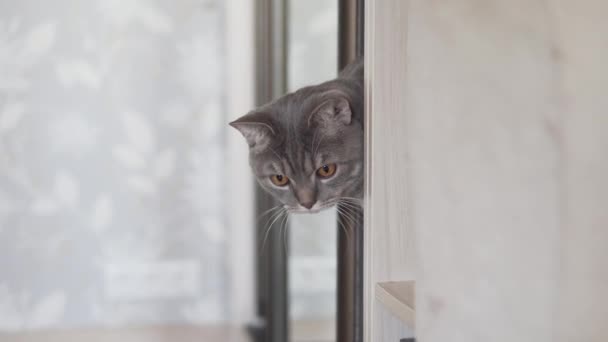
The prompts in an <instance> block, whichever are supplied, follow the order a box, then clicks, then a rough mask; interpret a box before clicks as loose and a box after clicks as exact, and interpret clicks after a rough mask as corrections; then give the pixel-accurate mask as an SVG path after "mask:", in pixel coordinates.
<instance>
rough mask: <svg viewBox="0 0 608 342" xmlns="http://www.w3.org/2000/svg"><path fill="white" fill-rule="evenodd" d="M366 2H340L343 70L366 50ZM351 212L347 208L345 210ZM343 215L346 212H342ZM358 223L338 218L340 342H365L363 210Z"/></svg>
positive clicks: (339, 37)
mask: <svg viewBox="0 0 608 342" xmlns="http://www.w3.org/2000/svg"><path fill="white" fill-rule="evenodd" d="M364 24H365V23H364V0H339V3H338V45H339V50H338V67H339V69H340V70H341V69H343V68H344V67H345V66H346V65H347V64H348V63H350V62H352V61H353V60H355V59H356V58H359V57H363V50H364V46H363V44H364ZM344 209H345V210H347V209H346V208H344ZM340 211H343V210H340ZM353 216H354V217H355V218H356V220H355V221H353V220H352V218H350V217H346V216H345V215H342V214H339V215H338V226H339V227H338V274H337V277H338V279H337V286H338V289H337V310H338V312H337V322H336V334H337V336H336V341H338V342H362V341H363V210H362V208H361V209H360V210H358V212H357V213H355V215H353Z"/></svg>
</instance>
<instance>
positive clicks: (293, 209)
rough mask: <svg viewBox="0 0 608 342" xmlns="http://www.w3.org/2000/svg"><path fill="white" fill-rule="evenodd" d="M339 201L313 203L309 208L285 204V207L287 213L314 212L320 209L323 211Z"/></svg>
mask: <svg viewBox="0 0 608 342" xmlns="http://www.w3.org/2000/svg"><path fill="white" fill-rule="evenodd" d="M339 202H340V201H338V200H330V201H327V202H325V203H315V205H313V206H312V207H311V208H310V209H308V208H305V207H303V206H297V207H292V206H285V209H287V212H288V213H290V214H291V213H294V214H316V213H318V212H320V211H323V210H325V209H329V208H331V207H333V206H335V205H336V204H338V203H339Z"/></svg>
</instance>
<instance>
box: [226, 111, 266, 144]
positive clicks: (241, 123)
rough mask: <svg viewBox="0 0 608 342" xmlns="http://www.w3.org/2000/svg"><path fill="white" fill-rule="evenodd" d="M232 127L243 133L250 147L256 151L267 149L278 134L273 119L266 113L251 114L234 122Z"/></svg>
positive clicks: (231, 124)
mask: <svg viewBox="0 0 608 342" xmlns="http://www.w3.org/2000/svg"><path fill="white" fill-rule="evenodd" d="M230 126H232V127H234V128H236V129H237V130H238V131H239V132H241V134H242V135H243V137H245V140H247V144H249V147H250V148H251V149H252V150H254V151H261V150H263V149H264V148H266V147H267V146H268V145H269V144H270V142H271V140H272V137H273V136H274V135H275V133H276V132H275V130H274V128H273V124H272V119H271V117H270V115H269V114H268V113H266V112H257V111H253V112H250V113H248V114H247V115H244V116H241V117H240V118H238V119H236V120H234V121H232V122H231V123H230Z"/></svg>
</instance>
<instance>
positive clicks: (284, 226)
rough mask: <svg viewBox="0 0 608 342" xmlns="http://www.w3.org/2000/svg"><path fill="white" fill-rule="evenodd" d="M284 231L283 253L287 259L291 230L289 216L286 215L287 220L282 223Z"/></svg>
mask: <svg viewBox="0 0 608 342" xmlns="http://www.w3.org/2000/svg"><path fill="white" fill-rule="evenodd" d="M281 224H282V226H283V227H282V229H281V231H282V232H283V253H284V254H285V256H286V257H288V255H287V233H288V232H287V230H288V229H289V214H287V215H285V218H284V219H283V221H282V223H281Z"/></svg>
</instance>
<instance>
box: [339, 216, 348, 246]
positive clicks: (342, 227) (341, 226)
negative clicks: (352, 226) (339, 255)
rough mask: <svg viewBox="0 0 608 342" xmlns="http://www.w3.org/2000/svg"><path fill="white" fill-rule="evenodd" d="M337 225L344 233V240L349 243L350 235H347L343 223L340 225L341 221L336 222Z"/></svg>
mask: <svg viewBox="0 0 608 342" xmlns="http://www.w3.org/2000/svg"><path fill="white" fill-rule="evenodd" d="M338 225H339V226H340V228H341V229H342V231H344V235H346V239H347V240H348V241H350V234H348V229H346V227H345V226H344V223H342V221H340V220H338Z"/></svg>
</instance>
